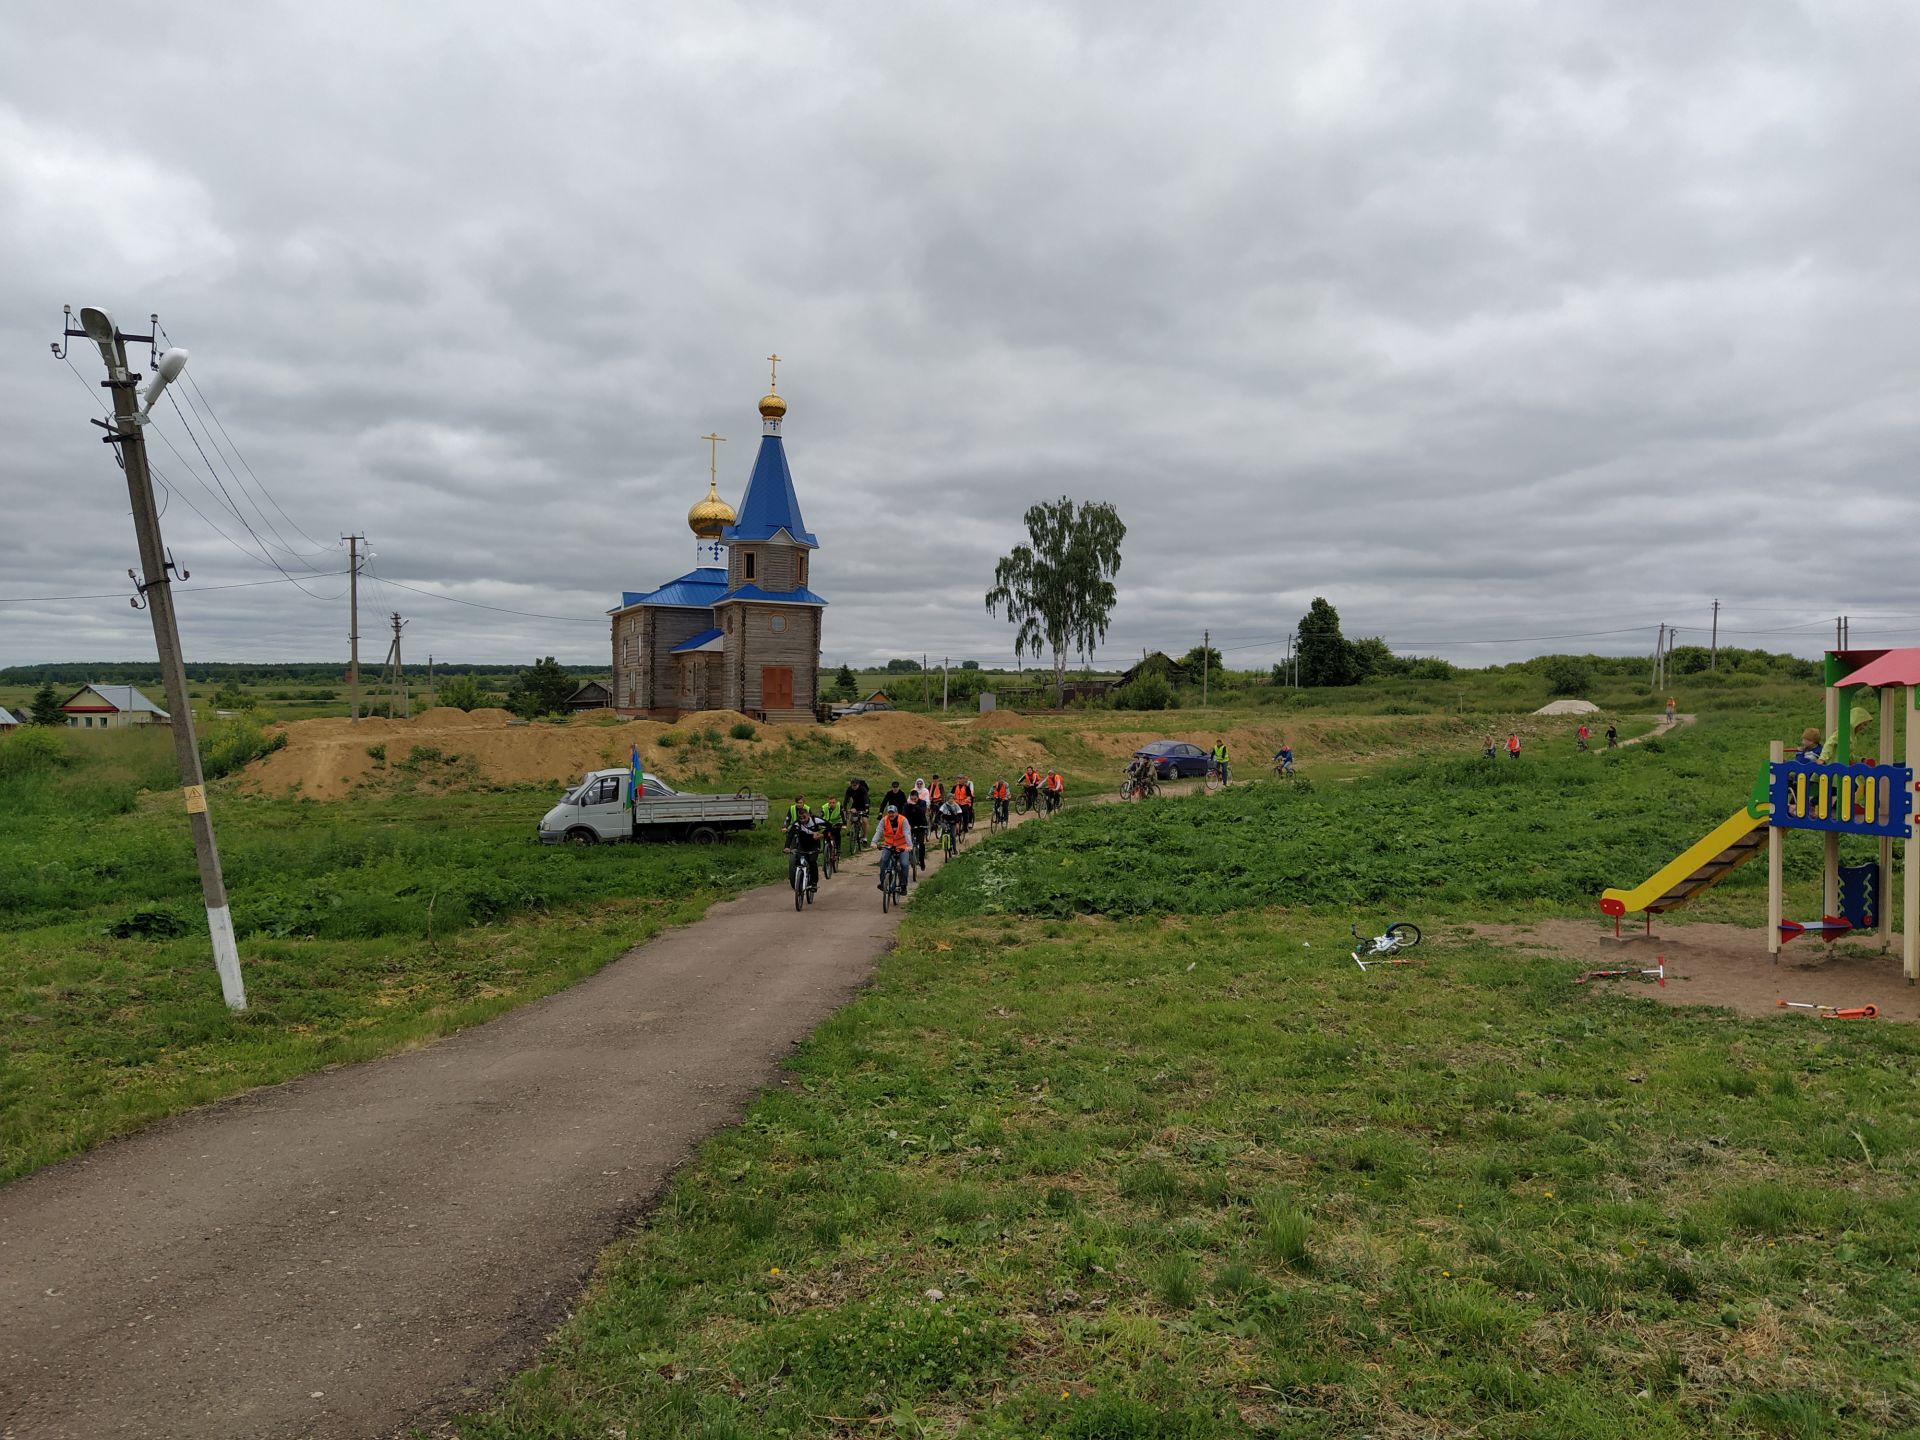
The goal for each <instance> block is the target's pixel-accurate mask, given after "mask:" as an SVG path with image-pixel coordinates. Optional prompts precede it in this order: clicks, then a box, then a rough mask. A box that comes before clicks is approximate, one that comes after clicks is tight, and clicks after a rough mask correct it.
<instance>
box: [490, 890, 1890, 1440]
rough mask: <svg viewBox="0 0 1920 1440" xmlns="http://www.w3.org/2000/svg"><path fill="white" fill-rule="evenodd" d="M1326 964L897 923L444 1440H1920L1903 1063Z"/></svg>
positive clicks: (1761, 1033) (1524, 992)
mask: <svg viewBox="0 0 1920 1440" xmlns="http://www.w3.org/2000/svg"><path fill="white" fill-rule="evenodd" d="M967 863H971V862H967ZM1341 934H1342V927H1340V926H1338V925H1336V924H1331V923H1328V922H1327V921H1326V920H1324V919H1321V920H1314V919H1310V918H1306V917H1298V916H1295V917H1289V916H1285V915H1278V914H1266V915H1242V916H1237V917H1233V918H1230V919H1227V920H1224V921H1222V920H1210V921H1207V922H1206V923H1204V924H1200V923H1195V922H1190V921H1183V920H1144V921H1134V922H1125V923H1118V924H1115V923H1108V922H1101V921H1093V920H1079V921H1064V922H1046V923H1044V924H1038V925H1036V924H1034V923H1031V922H1024V921H1018V920H1014V919H1011V918H1009V919H1006V920H1002V921H997V922H996V921H980V922H972V923H966V924H958V925H956V924H952V923H941V924H933V923H929V922H928V921H927V920H926V919H925V918H910V920H909V924H908V931H907V939H906V943H905V944H904V945H903V947H902V948H901V949H900V950H899V951H898V952H897V953H896V954H895V955H894V956H893V957H892V958H891V959H890V960H889V961H888V963H887V965H886V967H885V969H884V971H883V974H882V976H881V980H880V983H879V984H878V985H877V987H876V988H875V989H874V991H873V992H872V993H870V994H869V995H867V996H866V997H865V998H863V999H862V1000H861V1001H859V1002H858V1003H856V1004H855V1005H854V1006H852V1007H851V1008H850V1009H848V1010H847V1011H845V1012H843V1013H842V1014H841V1015H840V1016H838V1017H837V1018H836V1019H835V1020H833V1021H831V1022H830V1023H829V1024H828V1025H827V1026H825V1027H824V1028H823V1029H822V1030H821V1032H820V1033H819V1034H818V1035H817V1036H816V1037H815V1039H814V1040H813V1041H812V1042H811V1043H810V1044H809V1045H808V1046H807V1048H806V1050H805V1052H804V1054H803V1055H802V1056H801V1057H800V1059H799V1061H798V1063H797V1066H796V1069H795V1074H794V1078H793V1083H792V1085H791V1086H790V1087H789V1088H787V1089H785V1090H783V1091H781V1092H778V1093H776V1094H773V1095H771V1096H769V1097H768V1098H766V1099H765V1100H764V1101H762V1102H761V1103H760V1104H759V1105H757V1106H756V1107H755V1109H754V1110H753V1111H752V1113H751V1114H750V1115H749V1116H748V1117H747V1119H746V1121H745V1123H743V1124H742V1125H741V1126H740V1127H738V1128H737V1129H736V1130H733V1131H731V1132H729V1133H727V1134H726V1135H724V1136H722V1137H720V1138H718V1139H717V1140H715V1141H713V1142H712V1143H711V1144H709V1145H708V1146H707V1147H706V1149H705V1150H704V1151H703V1152H702V1154H701V1155H700V1157H699V1159H698V1160H697V1162H696V1163H695V1164H694V1165H692V1166H691V1167H689V1169H688V1170H687V1171H686V1172H685V1173H684V1174H683V1175H682V1176H681V1177H680V1179H679V1180H678V1181H677V1182H676V1184H675V1186H674V1187H673V1189H672V1191H671V1192H670V1194H669V1195H668V1196H667V1198H666V1200H665V1202H664V1204H663V1205H662V1207H661V1209H660V1212H659V1214H658V1215H657V1216H656V1217H655V1220H654V1222H653V1224H652V1225H651V1227H650V1228H649V1229H648V1230H647V1232H646V1233H644V1234H642V1235H640V1236H638V1237H637V1238H636V1239H634V1240H633V1241H631V1242H630V1243H628V1244H626V1245H625V1246H623V1247H622V1248H620V1249H619V1250H617V1251H616V1252H615V1253H614V1254H613V1255H612V1256H611V1257H610V1259H609V1261H608V1263H607V1266H606V1269H605V1273H604V1274H603V1276H602V1278H601V1280H600V1282H599V1284H598V1285H597V1287H596V1289H595V1292H594V1294H593V1295H592V1296H591V1297H590V1300H589V1302H588V1303H587V1304H586V1305H585V1306H584V1307H583V1309H582V1310H581V1312H580V1313H579V1315H578V1316H577V1318H576V1319H575V1320H574V1321H573V1322H572V1323H571V1324H570V1325H569V1326H568V1327H567V1328H566V1330H565V1331H564V1332H563V1333H562V1334H561V1336H560V1337H559V1339H558V1341H557V1342H556V1343H555V1345H554V1346H553V1347H552V1349H551V1351H550V1353H549V1355H548V1357H547V1359H546V1361H545V1363H543V1364H542V1365H541V1366H540V1367H539V1368H538V1369H536V1370H534V1371H532V1372H530V1373H529V1374H528V1375H526V1376H524V1377H523V1378H522V1379H521V1380H519V1381H518V1382H516V1383H515V1385H514V1386H513V1387H512V1388H511V1390H510V1391H509V1392H508V1394H507V1395H506V1396H505V1398H504V1399H503V1400H502V1401H501V1402H500V1404H499V1405H498V1407H497V1408H496V1409H494V1410H492V1411H491V1412H489V1413H487V1414H485V1415H483V1416H479V1417H474V1418H471V1419H469V1420H467V1421H465V1422H464V1423H463V1424H462V1425H461V1426H460V1427H459V1429H460V1433H461V1434H462V1435H463V1436H466V1437H469V1440H504V1437H508V1436H514V1437H520V1436H535V1435H538V1436H553V1437H562V1436H564V1437H582V1440H584V1437H588V1436H593V1437H601V1436H605V1435H608V1434H614V1433H626V1434H634V1435H638V1434H687V1435H695V1434H699V1435H839V1434H850V1433H854V1432H855V1431H856V1430H858V1431H859V1432H860V1433H871V1432H870V1431H867V1430H866V1429H865V1428H864V1427H866V1426H867V1425H869V1424H870V1423H871V1422H875V1421H885V1420H888V1419H889V1417H891V1419H892V1420H893V1421H894V1422H896V1424H897V1425H898V1426H900V1427H904V1428H905V1429H907V1430H908V1431H909V1432H910V1433H917V1432H916V1431H915V1427H916V1426H927V1427H932V1428H934V1429H944V1428H946V1427H948V1426H949V1425H950V1424H953V1423H958V1424H959V1425H960V1427H961V1428H962V1429H963V1430H964V1431H965V1432H966V1433H971V1434H981V1435H1035V1436H1038V1435H1084V1436H1130V1435H1140V1436H1148V1435H1154V1436H1159V1435H1169V1434H1171V1435H1191V1436H1203V1435H1207V1436H1210V1435H1237V1434H1243V1433H1252V1432H1255V1431H1265V1432H1268V1433H1287V1434H1303V1435H1307V1434H1311V1435H1352V1436H1361V1435H1382V1434H1406V1435H1412V1434H1426V1435H1464V1434H1468V1433H1472V1434H1475V1435H1479V1436H1514V1437H1521V1436H1525V1437H1541V1436H1592V1437H1596V1440H1598V1437H1607V1440H1614V1437H1618V1436H1621V1435H1625V1434H1629V1433H1631V1434H1634V1435H1639V1436H1680V1435H1697V1434H1701V1433H1705V1432H1707V1431H1710V1430H1711V1431H1712V1432H1713V1433H1719V1434H1731V1435H1860V1436H1868V1435H1883V1434H1888V1433H1892V1432H1895V1431H1899V1430H1902V1429H1903V1428H1904V1427H1909V1426H1913V1425H1916V1424H1920V1375H1917V1374H1916V1371H1915V1366H1914V1362H1913V1356H1914V1355H1915V1353H1916V1347H1917V1346H1920V1280H1916V1278H1915V1274H1916V1268H1917V1267H1920V1227H1917V1225H1916V1222H1920V1200H1917V1199H1916V1198H1915V1191H1914V1184H1913V1182H1914V1179H1915V1156H1916V1152H1915V1146H1916V1143H1917V1142H1920V1123H1916V1119H1915V1115H1914V1110H1913V1107H1912V1104H1911V1078H1910V1077H1911V1073H1912V1067H1913V1064H1914V1061H1915V1058H1916V1052H1920V1042H1917V1041H1916V1038H1915V1037H1913V1036H1912V1035H1910V1034H1909V1033H1908V1032H1906V1031H1904V1030H1895V1029H1892V1028H1880V1029H1871V1028H1865V1027H1861V1028H1856V1029H1852V1030H1844V1031H1842V1030H1833V1031H1816V1030H1812V1029H1810V1028H1809V1027H1806V1026H1795V1025H1789V1024H1780V1023H1774V1022H1758V1023H1743V1022H1737V1021H1732V1020H1729V1019H1726V1018H1724V1017H1722V1016H1719V1015H1716V1014H1713V1013H1708V1012H1700V1011H1676V1010H1671V1009H1667V1008H1665V1007H1657V1006H1651V1005H1645V1004H1637V1003H1634V1002H1632V1001H1630V1000H1627V999H1624V998H1615V997H1597V998H1596V997H1588V996H1585V995H1583V994H1581V993H1580V992H1577V991H1575V990H1573V989H1572V987H1570V986H1569V985H1567V983H1566V979H1567V974H1568V973H1570V967H1561V966H1555V965H1551V964H1544V963H1542V962H1538V961H1531V960H1524V959H1519V958H1515V957H1513V956H1510V955H1507V954H1504V953H1502V952H1500V951H1498V950H1497V949H1494V948H1490V947H1488V946H1486V945H1484V944H1481V943H1478V942H1469V941H1466V940H1464V939H1460V938H1457V937H1454V936H1450V935H1448V934H1445V933H1443V934H1441V935H1439V936H1438V937H1436V938H1435V939H1434V940H1432V941H1430V942H1429V947H1428V949H1427V952H1426V954H1427V963H1426V965H1425V966H1424V967H1423V968H1421V969H1419V970H1417V971H1414V970H1410V971H1406V972H1398V973H1394V974H1391V975H1388V974H1382V973H1380V972H1373V973H1370V974H1366V975H1362V974H1361V973H1360V972H1358V971H1357V970H1356V969H1355V968H1354V967H1353V966H1352V965H1351V964H1349V963H1348V962H1347V959H1346V956H1345V953H1344V950H1343V948H1342V946H1341V943H1340V942H1341ZM1308 943H1310V944H1311V947H1312V948H1306V944H1308Z"/></svg>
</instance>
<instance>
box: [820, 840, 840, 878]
mask: <svg viewBox="0 0 1920 1440" xmlns="http://www.w3.org/2000/svg"><path fill="white" fill-rule="evenodd" d="M839 868H840V852H839V851H838V850H836V849H835V848H834V847H833V844H832V842H831V841H829V842H828V844H827V845H826V847H825V848H824V849H822V850H821V852H820V875H821V878H822V879H830V878H831V877H832V875H833V872H834V871H836V870H838V869H839Z"/></svg>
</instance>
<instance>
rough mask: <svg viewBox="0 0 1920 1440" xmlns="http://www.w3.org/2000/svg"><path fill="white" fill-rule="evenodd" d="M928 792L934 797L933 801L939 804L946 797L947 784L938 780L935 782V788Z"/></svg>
mask: <svg viewBox="0 0 1920 1440" xmlns="http://www.w3.org/2000/svg"><path fill="white" fill-rule="evenodd" d="M927 793H928V795H929V796H931V797H932V800H933V803H934V804H936V805H938V804H939V803H940V802H941V801H942V800H944V799H946V796H947V789H946V786H944V785H942V784H941V783H940V782H939V781H938V780H936V781H934V782H933V788H932V789H931V790H929V791H928V792H927Z"/></svg>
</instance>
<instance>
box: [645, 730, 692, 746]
mask: <svg viewBox="0 0 1920 1440" xmlns="http://www.w3.org/2000/svg"><path fill="white" fill-rule="evenodd" d="M653 743H654V744H656V745H658V746H659V747H660V748H661V749H662V750H671V749H673V748H674V746H676V745H684V744H686V743H687V737H686V736H684V735H682V734H681V733H680V732H679V731H678V730H666V731H662V732H661V735H660V738H659V739H658V740H656V741H654V742H653Z"/></svg>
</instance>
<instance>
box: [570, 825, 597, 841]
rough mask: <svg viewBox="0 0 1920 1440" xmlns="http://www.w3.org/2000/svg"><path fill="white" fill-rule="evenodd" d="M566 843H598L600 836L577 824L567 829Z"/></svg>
mask: <svg viewBox="0 0 1920 1440" xmlns="http://www.w3.org/2000/svg"><path fill="white" fill-rule="evenodd" d="M567 843H568V844H569V845H598V844H599V843H600V837H599V836H598V835H596V834H594V833H593V831H591V830H589V829H587V828H586V827H585V826H579V827H577V828H575V829H572V830H569V831H567Z"/></svg>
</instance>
